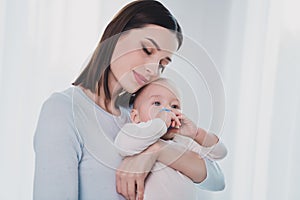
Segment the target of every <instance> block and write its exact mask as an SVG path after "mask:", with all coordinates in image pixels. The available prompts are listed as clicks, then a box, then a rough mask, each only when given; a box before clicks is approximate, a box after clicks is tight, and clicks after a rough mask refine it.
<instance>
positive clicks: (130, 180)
mask: <svg viewBox="0 0 300 200" xmlns="http://www.w3.org/2000/svg"><path fill="white" fill-rule="evenodd" d="M159 145H160V144H159V142H156V143H154V144H153V145H151V146H150V147H149V148H148V149H146V150H145V151H143V152H142V153H140V154H138V155H135V156H128V157H126V158H125V159H124V160H123V161H122V163H121V165H120V166H119V168H118V169H117V173H116V185H117V192H118V193H120V194H121V195H123V196H124V197H125V198H126V199H128V200H136V198H137V199H139V200H142V199H143V197H144V184H145V178H146V177H147V175H148V173H149V172H150V170H151V169H152V167H153V165H154V163H155V162H156V160H157V157H158V150H159V148H160V146H159Z"/></svg>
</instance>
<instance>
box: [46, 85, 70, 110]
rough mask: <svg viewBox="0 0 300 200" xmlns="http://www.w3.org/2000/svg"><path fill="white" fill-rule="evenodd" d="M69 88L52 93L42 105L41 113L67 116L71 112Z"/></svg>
mask: <svg viewBox="0 0 300 200" xmlns="http://www.w3.org/2000/svg"><path fill="white" fill-rule="evenodd" d="M73 90H74V88H73V87H70V88H67V89H66V90H64V91H60V92H53V93H52V94H51V95H50V96H49V97H48V98H47V99H46V100H45V101H44V102H43V104H42V110H41V111H42V112H47V113H49V112H50V113H61V114H64V115H65V114H67V113H70V112H71V111H72V93H73Z"/></svg>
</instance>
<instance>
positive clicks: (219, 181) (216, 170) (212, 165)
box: [195, 158, 225, 191]
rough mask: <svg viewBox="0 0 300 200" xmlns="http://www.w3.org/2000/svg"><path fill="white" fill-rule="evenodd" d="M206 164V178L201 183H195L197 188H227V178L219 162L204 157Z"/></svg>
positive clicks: (215, 189) (212, 189)
mask: <svg viewBox="0 0 300 200" xmlns="http://www.w3.org/2000/svg"><path fill="white" fill-rule="evenodd" d="M204 160H205V164H206V172H207V175H206V179H205V180H204V181H202V182H201V183H195V185H196V187H197V188H200V189H204V190H209V191H221V190H224V188H225V179H224V175H223V172H222V171H221V168H220V167H219V165H218V163H217V162H215V161H212V160H209V159H207V158H205V159H204Z"/></svg>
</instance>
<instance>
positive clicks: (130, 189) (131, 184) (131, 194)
mask: <svg viewBox="0 0 300 200" xmlns="http://www.w3.org/2000/svg"><path fill="white" fill-rule="evenodd" d="M130 176H132V175H130ZM135 191H136V190H135V179H133V178H132V177H131V178H130V179H129V181H128V182H127V193H128V199H129V200H136V199H135Z"/></svg>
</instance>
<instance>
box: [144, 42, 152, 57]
mask: <svg viewBox="0 0 300 200" xmlns="http://www.w3.org/2000/svg"><path fill="white" fill-rule="evenodd" d="M142 49H143V51H144V52H145V53H146V54H147V55H148V56H149V55H151V54H152V51H150V50H149V49H148V48H147V47H146V46H145V45H144V44H142Z"/></svg>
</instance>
